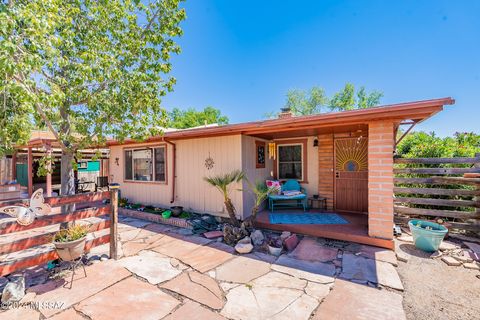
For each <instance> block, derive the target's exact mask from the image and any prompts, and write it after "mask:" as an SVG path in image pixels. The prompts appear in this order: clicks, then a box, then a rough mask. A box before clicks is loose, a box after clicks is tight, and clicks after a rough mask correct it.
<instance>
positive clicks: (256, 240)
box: [250, 230, 265, 246]
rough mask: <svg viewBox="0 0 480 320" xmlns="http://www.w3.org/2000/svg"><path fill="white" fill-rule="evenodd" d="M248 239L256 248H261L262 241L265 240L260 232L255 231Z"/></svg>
mask: <svg viewBox="0 0 480 320" xmlns="http://www.w3.org/2000/svg"><path fill="white" fill-rule="evenodd" d="M250 237H251V239H252V242H253V244H254V245H256V246H261V245H262V244H263V241H264V240H265V236H264V235H263V233H262V231H260V230H255V231H254V232H252V234H251V235H250Z"/></svg>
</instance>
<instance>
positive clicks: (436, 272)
mask: <svg viewBox="0 0 480 320" xmlns="http://www.w3.org/2000/svg"><path fill="white" fill-rule="evenodd" d="M400 249H401V250H402V251H404V252H406V253H408V254H409V260H408V262H406V263H405V262H400V261H399V266H398V269H397V271H398V272H399V275H400V278H401V279H402V282H403V284H404V287H405V291H404V300H403V307H404V309H405V312H406V315H407V319H415V320H423V319H428V320H433V319H468V320H473V319H480V279H479V278H477V275H479V274H480V272H479V271H476V270H470V269H465V268H464V267H463V266H460V267H450V266H448V265H446V264H445V263H444V262H443V261H441V259H431V258H430V257H429V254H426V253H423V252H421V251H419V250H416V249H415V247H414V246H413V245H412V244H410V243H401V245H400Z"/></svg>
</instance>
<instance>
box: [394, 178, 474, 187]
mask: <svg viewBox="0 0 480 320" xmlns="http://www.w3.org/2000/svg"><path fill="white" fill-rule="evenodd" d="M393 182H394V183H396V184H439V185H441V184H459V185H462V184H464V185H471V186H472V185H473V186H476V185H480V178H462V177H430V178H393Z"/></svg>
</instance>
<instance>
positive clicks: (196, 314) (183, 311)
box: [164, 300, 225, 320]
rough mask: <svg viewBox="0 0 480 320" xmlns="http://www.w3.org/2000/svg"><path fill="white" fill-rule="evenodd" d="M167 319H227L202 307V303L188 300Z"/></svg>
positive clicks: (166, 319)
mask: <svg viewBox="0 0 480 320" xmlns="http://www.w3.org/2000/svg"><path fill="white" fill-rule="evenodd" d="M164 319H165V320H184V319H208V320H223V319H225V318H224V317H222V316H221V315H219V314H218V313H215V312H213V311H210V310H209V309H207V308H204V307H202V306H201V305H200V304H198V303H196V302H194V301H190V300H188V301H187V302H186V303H185V304H184V305H182V306H181V307H180V308H178V309H176V310H175V311H174V312H173V313H172V314H170V315H169V316H167V317H166V318H164Z"/></svg>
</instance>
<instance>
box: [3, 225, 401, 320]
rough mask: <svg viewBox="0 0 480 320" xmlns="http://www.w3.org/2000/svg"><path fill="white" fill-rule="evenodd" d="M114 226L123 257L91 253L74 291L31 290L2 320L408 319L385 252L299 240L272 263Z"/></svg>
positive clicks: (214, 245)
mask: <svg viewBox="0 0 480 320" xmlns="http://www.w3.org/2000/svg"><path fill="white" fill-rule="evenodd" d="M120 221H121V223H120V224H119V235H120V242H121V256H122V258H121V259H119V260H117V261H114V260H107V261H101V260H100V259H99V258H100V257H101V256H102V254H105V253H108V246H106V245H103V246H100V247H97V248H94V249H93V250H92V252H90V254H89V257H90V261H91V265H89V266H88V267H86V269H87V277H86V278H85V277H84V276H83V273H82V272H79V274H77V275H76V276H75V277H76V279H75V280H74V283H73V288H72V289H68V288H65V287H64V285H65V281H66V280H65V279H69V278H68V275H67V276H66V277H63V278H59V279H57V280H51V281H48V282H46V283H42V284H37V285H34V286H31V287H30V288H29V289H28V290H27V292H28V293H27V295H26V297H25V298H24V300H23V301H22V302H24V303H25V305H24V306H23V307H20V308H15V309H10V310H7V311H4V312H2V313H0V318H1V319H5V320H7V319H22V320H23V319H25V320H28V319H36V320H38V319H44V318H47V319H73V320H75V319H85V318H87V319H93V320H96V319H102V320H103V319H119V318H122V319H131V318H135V319H138V320H141V319H168V320H172V319H214V320H215V319H288V320H292V319H405V314H404V311H403V308H402V295H401V291H402V290H403V286H402V282H401V281H400V278H399V277H398V274H397V272H396V268H395V266H396V264H397V260H396V257H395V254H394V253H393V252H392V251H388V250H383V249H378V248H373V247H368V246H362V245H357V244H352V243H345V242H339V241H328V240H325V239H314V238H308V237H305V238H303V239H302V240H301V241H300V243H299V245H298V246H297V247H296V249H295V250H294V251H293V252H291V253H289V254H283V255H281V256H280V257H278V258H276V257H274V256H271V255H268V254H266V253H263V252H260V251H254V252H253V253H250V254H247V255H242V256H240V255H238V254H235V253H234V250H233V248H232V247H229V246H227V245H225V244H224V243H222V242H219V241H215V240H209V239H206V238H204V237H200V236H194V235H191V234H189V233H190V232H189V230H186V229H179V228H175V227H170V226H164V225H159V224H154V223H150V222H146V221H142V220H138V219H132V218H126V217H121V219H120ZM27 282H28V281H27ZM67 287H68V286H67ZM29 302H31V304H29ZM32 306H35V307H36V308H32Z"/></svg>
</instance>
